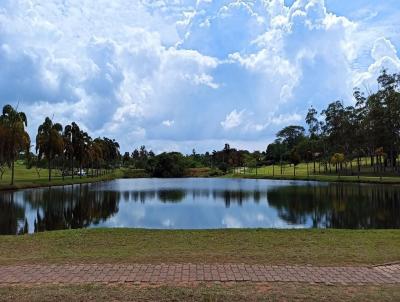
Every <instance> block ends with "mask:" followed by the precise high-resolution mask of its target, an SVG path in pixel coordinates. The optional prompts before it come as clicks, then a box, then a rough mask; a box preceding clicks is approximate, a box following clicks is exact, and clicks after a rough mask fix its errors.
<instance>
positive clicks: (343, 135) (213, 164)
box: [123, 70, 400, 175]
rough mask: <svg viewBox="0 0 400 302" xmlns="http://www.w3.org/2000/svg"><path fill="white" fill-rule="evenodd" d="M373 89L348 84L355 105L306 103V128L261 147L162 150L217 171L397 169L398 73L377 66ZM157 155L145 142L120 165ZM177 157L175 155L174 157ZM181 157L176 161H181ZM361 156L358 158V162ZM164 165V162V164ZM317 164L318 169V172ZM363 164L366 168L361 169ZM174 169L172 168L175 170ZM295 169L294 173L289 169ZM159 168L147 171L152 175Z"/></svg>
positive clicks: (293, 128) (288, 130)
mask: <svg viewBox="0 0 400 302" xmlns="http://www.w3.org/2000/svg"><path fill="white" fill-rule="evenodd" d="M377 83H378V90H377V91H376V92H374V93H372V92H371V91H369V92H368V95H365V93H363V92H362V91H361V90H360V89H359V88H355V89H354V93H353V96H354V99H355V104H354V105H352V106H345V105H344V103H343V102H342V101H334V102H332V103H330V104H328V106H327V107H326V108H325V109H324V110H322V111H321V112H318V111H317V110H316V109H315V108H313V107H311V108H310V109H309V110H308V113H307V115H306V117H305V125H307V127H308V129H307V131H306V129H305V128H304V127H303V126H301V125H289V126H287V127H284V128H283V129H282V130H280V131H278V133H277V134H276V139H275V141H274V142H272V143H271V144H269V145H268V146H267V148H266V150H265V151H254V152H249V151H247V150H237V149H235V148H231V147H230V145H229V144H225V146H224V148H223V149H222V150H220V151H215V150H214V151H212V152H205V153H203V154H198V153H196V151H195V150H193V152H192V154H190V155H186V156H184V155H182V154H180V153H178V154H180V155H181V157H179V156H177V155H176V153H177V152H170V153H163V155H162V157H164V158H165V157H168V154H169V155H170V159H169V160H173V158H175V159H176V160H177V161H180V162H182V164H183V165H184V167H186V168H198V167H210V168H215V169H218V170H221V171H222V172H227V171H235V170H236V169H237V168H238V167H242V168H241V169H239V171H244V173H245V172H246V168H250V169H253V170H254V169H255V171H256V173H257V168H258V167H260V166H264V165H272V166H273V167H274V165H275V164H278V165H280V166H281V173H282V166H283V165H284V164H290V165H293V167H294V169H295V168H296V166H297V165H298V164H299V163H300V162H305V163H307V171H308V165H309V164H311V165H312V171H313V173H314V174H315V173H317V163H318V173H321V172H322V173H333V172H335V173H339V175H340V173H343V172H344V171H346V172H348V173H351V174H355V173H357V175H359V174H360V173H361V172H362V169H364V170H365V171H366V172H365V173H373V174H378V173H379V174H380V175H381V174H382V173H384V172H389V171H391V172H395V173H398V172H400V167H399V163H398V158H399V154H400V92H399V89H400V74H389V73H388V72H387V71H386V70H382V72H381V74H380V75H379V77H378V78H377ZM159 156H160V155H155V154H154V152H152V151H147V150H146V148H145V146H142V147H141V148H140V149H139V150H137V149H136V150H134V151H133V152H132V154H129V152H126V153H125V154H124V156H123V165H125V166H129V165H131V166H133V167H134V168H137V169H145V170H148V171H150V172H152V171H154V162H155V161H157V159H158V157H159ZM177 158H179V160H178V159H177ZM181 158H182V160H181ZM363 161H364V163H363ZM165 168H166V169H169V168H168V167H165ZM321 168H322V171H321ZM367 168H368V169H367ZM175 170H177V169H175ZM294 173H295V172H294ZM158 174H159V173H152V175H158Z"/></svg>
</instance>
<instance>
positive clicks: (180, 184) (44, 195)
mask: <svg viewBox="0 0 400 302" xmlns="http://www.w3.org/2000/svg"><path fill="white" fill-rule="evenodd" d="M93 227H132V228H157V229H209V228H239V227H244V228H256V227H262V228H353V229H364V228H365V229H367V228H397V229H399V228H400V186H394V185H359V184H337V183H330V184H328V183H320V182H303V181H277V180H251V179H247V180H246V179H243V180H240V179H215V178H209V179H202V178H185V179H120V180H115V181H109V182H103V183H96V184H84V185H74V186H65V187H53V188H41V189H29V190H21V191H17V192H0V234H21V233H26V232H29V233H32V232H40V231H46V230H62V229H71V228H93Z"/></svg>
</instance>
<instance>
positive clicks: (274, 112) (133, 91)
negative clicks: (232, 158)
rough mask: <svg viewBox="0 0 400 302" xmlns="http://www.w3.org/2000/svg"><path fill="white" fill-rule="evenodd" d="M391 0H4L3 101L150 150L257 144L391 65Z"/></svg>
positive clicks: (395, 57)
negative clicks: (77, 124) (310, 110)
mask: <svg viewBox="0 0 400 302" xmlns="http://www.w3.org/2000/svg"><path fill="white" fill-rule="evenodd" d="M399 49H400V2H399V1H398V0H386V1H382V0H352V1H343V0H326V1H323V0H296V1H293V0H292V1H283V0H220V1H216V0H129V1H128V0H113V1H109V0H97V1H94V0H93V1H89V0H86V1H85V0H81V1H78V0H48V1H40V0H1V1H0V66H1V68H0V104H1V105H4V104H6V103H11V104H14V105H16V104H19V108H20V109H21V110H23V111H25V112H26V113H27V114H28V116H29V132H30V134H31V137H32V138H34V137H35V133H36V129H37V127H38V125H39V123H41V122H42V121H43V120H44V118H45V117H46V116H50V117H52V116H53V117H54V119H55V120H56V121H59V122H61V123H63V124H66V123H70V122H72V121H76V122H78V123H79V124H81V125H82V126H83V128H85V129H86V130H88V131H89V132H90V133H91V134H92V136H93V137H96V136H109V137H115V138H116V139H117V140H118V141H120V143H121V146H122V150H123V151H132V150H133V149H134V148H136V147H138V146H140V145H142V144H145V145H146V146H148V147H149V148H152V149H153V150H155V151H156V152H161V151H166V150H179V151H182V152H191V150H192V149H193V148H196V150H198V151H205V150H212V149H221V148H222V147H223V145H224V143H225V142H229V143H230V144H231V145H232V146H234V147H238V148H247V149H251V150H253V149H259V150H264V149H265V148H266V146H267V144H268V143H269V142H271V141H272V140H273V139H274V135H275V133H276V132H277V131H278V130H279V129H280V128H282V127H283V126H285V125H289V124H303V120H304V116H305V113H306V111H307V109H308V107H309V106H311V105H312V106H314V107H315V108H317V109H318V110H322V109H323V108H324V107H325V106H326V105H327V104H328V103H329V102H331V101H334V100H342V101H344V102H345V103H347V104H351V103H352V102H353V100H352V90H353V87H355V86H358V87H362V88H363V89H373V88H374V82H375V79H376V77H377V75H378V73H379V71H380V70H381V69H382V68H383V67H385V68H388V69H389V70H390V71H392V72H398V71H400V59H399V51H398V50H399Z"/></svg>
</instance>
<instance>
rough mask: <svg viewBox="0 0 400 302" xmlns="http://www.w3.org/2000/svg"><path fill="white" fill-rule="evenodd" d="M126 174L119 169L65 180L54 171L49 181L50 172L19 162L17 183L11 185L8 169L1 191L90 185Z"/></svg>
mask: <svg viewBox="0 0 400 302" xmlns="http://www.w3.org/2000/svg"><path fill="white" fill-rule="evenodd" d="M123 176H124V173H123V171H122V170H121V169H117V170H115V171H113V172H110V173H108V174H106V175H102V176H99V177H87V176H82V178H81V177H79V176H77V175H75V176H74V179H72V177H71V176H67V177H65V178H64V179H63V178H62V176H61V173H60V171H59V170H56V169H54V170H52V181H51V182H49V180H48V170H47V169H40V170H37V169H35V168H31V169H27V168H26V166H25V165H24V164H23V162H22V161H17V162H16V163H15V183H14V185H13V186H11V185H10V181H11V170H10V169H7V170H6V172H5V174H4V175H3V179H1V180H0V190H12V189H23V188H35V187H42V186H59V185H68V184H79V183H88V182H95V181H102V180H109V179H114V178H121V177H123Z"/></svg>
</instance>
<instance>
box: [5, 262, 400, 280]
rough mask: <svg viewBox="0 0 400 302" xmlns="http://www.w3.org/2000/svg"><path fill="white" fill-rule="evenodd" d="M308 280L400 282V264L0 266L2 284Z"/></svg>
mask: <svg viewBox="0 0 400 302" xmlns="http://www.w3.org/2000/svg"><path fill="white" fill-rule="evenodd" d="M204 281H219V282H228V281H231V282H239V281H252V282H273V281H281V282H307V283H328V284H331V283H341V284H352V283H356V284H365V283H373V284H383V283H386V284H390V283H398V284H400V264H396V265H388V266H380V267H315V266H270V265H246V264H215V265H207V264H161V265H151V264H133V265H120V264H102V265H101V264H82V265H22V266H0V284H2V285H5V284H37V283H39V284H40V283H69V284H71V283H72V284H76V283H78V284H81V283H93V282H105V283H109V282H121V283H124V282H135V283H136V282H145V283H190V282H204Z"/></svg>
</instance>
